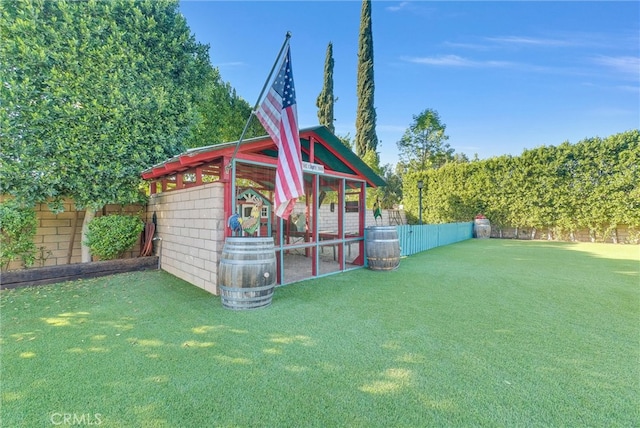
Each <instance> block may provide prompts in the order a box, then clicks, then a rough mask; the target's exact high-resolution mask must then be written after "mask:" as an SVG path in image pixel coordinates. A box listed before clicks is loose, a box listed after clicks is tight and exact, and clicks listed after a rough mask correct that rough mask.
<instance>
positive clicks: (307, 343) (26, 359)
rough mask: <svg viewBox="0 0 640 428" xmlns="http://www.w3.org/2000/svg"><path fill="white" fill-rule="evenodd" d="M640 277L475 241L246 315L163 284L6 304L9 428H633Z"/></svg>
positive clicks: (127, 283) (618, 265)
mask: <svg viewBox="0 0 640 428" xmlns="http://www.w3.org/2000/svg"><path fill="white" fill-rule="evenodd" d="M639 262H640V248H639V247H638V246H622V245H620V246H614V245H604V244H602V245H600V244H568V243H547V242H523V241H508V240H470V241H465V242H462V243H458V244H454V245H450V246H446V247H441V248H437V249H434V250H431V251H428V252H424V253H421V254H418V255H415V256H412V257H410V258H405V259H402V261H401V265H400V268H399V269H398V270H397V271H393V272H373V271H369V270H364V269H363V270H357V271H351V272H347V273H344V274H340V275H335V276H330V277H325V278H320V279H317V280H313V281H307V282H302V283H298V284H294V285H289V286H285V287H282V288H278V289H277V290H276V293H275V296H274V301H273V304H272V306H271V307H269V308H266V309H260V310H255V311H245V312H236V311H230V310H228V309H224V308H223V307H222V306H221V304H220V300H219V298H216V297H214V296H211V295H209V294H208V293H206V292H204V291H202V290H200V289H198V288H196V287H194V286H192V285H189V284H187V283H185V282H183V281H181V280H178V279H176V278H174V277H172V276H171V275H168V274H166V273H163V272H140V273H133V274H122V275H115V276H112V277H106V278H100V279H95V280H86V281H76V282H70V283H64V284H57V285H53V286H45V287H39V288H28V289H19V290H9V291H3V292H2V293H1V294H0V304H1V306H0V311H1V312H0V316H1V318H0V321H1V326H2V330H1V340H2V342H1V354H0V357H1V360H0V363H1V372H0V375H1V378H0V382H1V384H0V385H1V388H0V392H1V399H2V403H1V404H2V406H1V410H0V416H1V418H2V419H1V424H2V426H6V427H21V426H24V427H36V426H54V425H60V424H61V423H62V422H65V419H64V418H65V417H68V419H67V422H77V423H78V424H79V423H83V424H85V425H89V424H90V423H93V424H94V425H98V424H99V425H100V426H105V427H106V426H109V427H112V426H114V427H121V426H137V427H178V426H184V427H195V426H220V427H245V426H255V427H312V426H317V427H342V426H349V427H390V426H396V427H423V426H492V427H493V426H509V427H511V426H545V427H546V426H598V427H614V426H627V427H628V426H638V425H640V411H639V410H638V409H639V408H638V403H639V402H640V401H639V400H640V370H639V365H638V362H639V359H640V358H639V357H640V323H639V322H638V321H640V263H639ZM74 418H75V419H74ZM68 424H70V423H68Z"/></svg>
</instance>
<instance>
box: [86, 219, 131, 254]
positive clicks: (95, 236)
mask: <svg viewBox="0 0 640 428" xmlns="http://www.w3.org/2000/svg"><path fill="white" fill-rule="evenodd" d="M143 227H144V224H143V223H142V220H140V219H139V218H138V217H133V216H128V215H107V216H102V217H96V218H94V219H93V220H91V222H90V223H89V231H88V233H87V239H86V242H85V244H86V245H87V246H88V247H89V248H90V249H91V254H92V255H94V256H98V257H99V258H100V259H101V260H111V259H115V258H118V257H119V256H120V255H122V253H123V252H125V251H126V250H128V249H129V248H131V247H132V246H133V245H134V244H135V243H136V241H137V240H138V238H139V237H140V233H141V232H142V229H143Z"/></svg>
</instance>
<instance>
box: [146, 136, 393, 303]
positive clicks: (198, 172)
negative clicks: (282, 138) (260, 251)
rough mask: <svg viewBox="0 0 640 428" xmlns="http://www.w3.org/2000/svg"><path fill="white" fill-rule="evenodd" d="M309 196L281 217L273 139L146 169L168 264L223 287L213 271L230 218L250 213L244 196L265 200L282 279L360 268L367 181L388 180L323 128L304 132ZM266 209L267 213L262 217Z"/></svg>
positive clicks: (265, 230) (209, 149)
mask: <svg viewBox="0 0 640 428" xmlns="http://www.w3.org/2000/svg"><path fill="white" fill-rule="evenodd" d="M300 143H301V149H302V160H303V174H304V190H305V192H304V193H305V194H304V196H301V197H300V198H298V201H297V202H296V208H295V209H294V212H293V213H292V215H291V216H290V218H289V219H288V220H287V221H285V220H282V219H281V218H279V217H276V216H273V215H272V214H271V213H272V211H271V206H272V203H273V198H274V183H275V175H276V165H277V153H278V151H277V148H276V144H275V143H274V142H273V140H272V139H271V138H270V137H269V136H263V137H258V138H253V139H248V140H245V141H243V142H242V143H240V145H239V147H238V151H237V154H236V156H235V158H233V153H234V150H235V149H236V145H237V142H231V143H223V144H217V145H212V146H206V147H201V148H196V149H190V150H187V151H186V152H184V153H181V154H179V155H177V156H174V157H172V158H171V159H168V160H166V161H165V162H162V163H160V164H158V165H154V166H153V167H151V168H149V169H148V170H146V171H144V172H143V173H142V177H143V178H144V179H145V180H147V181H148V182H149V183H150V189H151V198H150V205H149V213H150V215H151V214H152V213H154V212H155V213H156V216H157V233H158V237H159V238H161V239H162V241H161V242H162V244H161V245H162V251H161V254H160V259H161V260H160V262H161V266H162V268H163V269H164V270H166V271H168V272H170V273H172V274H174V275H176V276H178V277H180V278H182V279H185V280H186V281H188V282H191V283H193V284H195V285H197V286H199V287H201V288H204V289H206V290H208V291H210V292H211V293H214V294H218V287H217V271H218V264H219V259H220V254H221V252H222V247H223V245H224V240H225V238H226V237H228V236H232V231H231V229H230V228H229V227H228V226H227V219H228V218H229V217H230V216H231V215H232V214H234V213H240V214H241V215H244V211H243V210H242V208H243V207H242V205H243V204H244V203H246V200H247V199H246V198H245V196H248V195H251V196H252V197H255V198H259V199H260V200H262V201H263V203H264V204H263V205H262V206H263V207H265V206H266V207H268V209H266V210H263V211H262V212H261V213H260V217H261V222H263V223H264V224H263V225H261V227H260V228H259V229H258V231H257V232H256V233H259V234H260V236H264V235H265V234H266V235H270V236H272V237H273V239H274V244H275V251H276V259H277V284H278V285H283V284H289V283H293V282H297V281H300V280H304V279H308V278H314V277H319V276H324V275H329V274H334V273H338V272H343V271H346V270H350V269H356V268H360V267H363V266H364V259H365V257H364V256H365V255H364V231H365V206H366V204H365V203H366V200H365V199H366V191H365V190H366V188H367V187H377V186H381V185H385V182H384V180H383V179H382V178H381V177H379V176H378V175H377V174H376V173H375V172H374V171H373V170H372V169H371V168H370V167H369V166H368V165H367V164H365V163H364V162H363V161H362V160H361V159H360V158H359V157H358V156H357V155H356V154H355V153H353V152H352V151H351V150H350V149H349V148H348V147H346V146H345V145H344V144H343V143H342V141H340V139H339V138H338V137H336V136H335V135H334V134H333V133H331V132H330V131H329V130H328V129H327V128H326V127H325V126H316V127H312V128H305V129H302V130H300ZM263 214H264V217H263Z"/></svg>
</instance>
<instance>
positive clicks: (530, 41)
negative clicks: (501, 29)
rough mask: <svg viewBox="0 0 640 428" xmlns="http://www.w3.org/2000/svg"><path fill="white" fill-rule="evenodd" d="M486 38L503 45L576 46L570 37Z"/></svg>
mask: <svg viewBox="0 0 640 428" xmlns="http://www.w3.org/2000/svg"><path fill="white" fill-rule="evenodd" d="M485 40H488V41H490V42H493V43H498V44H503V45H518V46H540V47H566V46H575V42H573V41H571V40H568V39H544V38H537V37H522V36H502V37H487V38H486V39H485Z"/></svg>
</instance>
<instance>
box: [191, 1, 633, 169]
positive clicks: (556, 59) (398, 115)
mask: <svg viewBox="0 0 640 428" xmlns="http://www.w3.org/2000/svg"><path fill="white" fill-rule="evenodd" d="M360 10H361V1H359V0H358V1H280V2H274V1H195V0H192V1H184V0H183V1H181V3H180V11H181V12H182V14H183V15H184V16H185V18H186V19H187V23H188V25H189V27H190V28H191V31H192V32H193V33H194V35H195V37H196V39H197V40H198V41H199V42H201V43H206V44H209V45H210V55H211V62H212V64H213V65H214V66H215V67H218V68H219V69H220V73H221V75H222V78H223V79H224V80H225V81H227V82H229V83H230V84H231V85H232V86H233V87H234V88H235V89H236V90H237V92H238V94H239V95H240V96H241V97H243V98H244V99H245V100H247V102H249V104H251V105H253V104H255V102H256V100H257V97H258V95H259V94H260V90H261V89H262V86H263V84H264V81H265V79H266V78H267V75H268V73H269V70H270V69H271V67H272V65H273V62H274V60H275V58H276V55H277V53H278V51H279V49H280V46H281V45H282V42H283V41H284V38H285V34H286V32H287V31H291V33H292V38H291V60H292V64H293V72H294V81H295V85H296V94H297V103H298V122H299V125H300V127H301V128H303V127H307V126H314V125H317V123H318V119H317V107H316V105H315V103H316V98H317V96H318V94H319V93H320V91H321V90H322V84H323V76H324V61H325V55H326V49H327V45H328V43H329V42H332V43H333V56H334V60H335V65H334V96H336V97H338V101H337V102H336V104H335V119H336V121H335V126H336V133H337V134H339V135H346V134H347V133H349V134H350V135H351V137H352V139H353V137H354V136H355V116H356V105H357V98H356V73H357V52H358V34H359V28H360ZM372 22H373V43H374V78H375V85H376V89H375V101H374V103H375V107H376V112H377V127H376V129H377V134H378V139H379V140H380V143H379V146H378V150H379V152H380V158H381V163H382V164H389V163H390V164H395V163H396V162H397V160H398V157H397V152H398V150H397V146H396V142H397V141H398V140H399V139H400V138H401V137H402V135H403V134H404V132H405V131H406V130H407V128H408V127H409V125H410V124H411V122H412V121H413V116H414V115H417V114H419V113H420V112H422V111H423V110H425V109H427V108H431V109H435V110H437V111H438V113H439V114H440V118H441V120H442V122H443V123H445V124H446V126H447V129H446V133H447V135H449V140H448V143H449V144H450V145H451V147H452V148H454V149H455V151H456V152H461V153H465V154H466V155H467V156H469V158H472V157H473V156H474V154H477V155H478V156H479V157H480V158H481V159H485V158H488V157H492V156H499V155H503V154H512V155H519V154H521V153H522V151H523V150H524V149H530V148H534V147H539V146H542V145H559V144H561V143H562V142H564V141H569V142H571V143H576V142H578V141H580V140H582V139H584V138H588V137H597V136H599V137H607V136H609V135H612V134H616V133H619V132H623V131H627V130H630V129H637V128H639V127H640V2H636V1H629V2H572V1H570V2H549V1H537V2H515V1H500V2H483V1H474V2H456V1H448V2H431V1H373V3H372ZM253 120H256V119H255V118H254V119H253Z"/></svg>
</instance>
